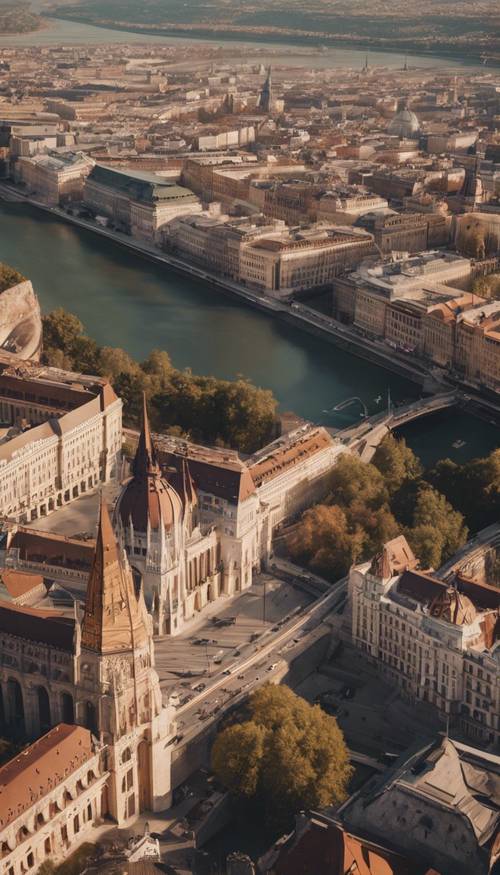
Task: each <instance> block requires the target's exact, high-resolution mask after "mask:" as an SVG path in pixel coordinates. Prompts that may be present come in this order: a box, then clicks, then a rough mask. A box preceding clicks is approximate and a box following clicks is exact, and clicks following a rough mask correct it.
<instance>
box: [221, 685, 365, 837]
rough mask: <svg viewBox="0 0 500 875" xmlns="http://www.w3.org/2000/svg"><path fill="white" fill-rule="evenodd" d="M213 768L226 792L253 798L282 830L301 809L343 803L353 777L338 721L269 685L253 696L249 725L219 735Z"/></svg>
mask: <svg viewBox="0 0 500 875" xmlns="http://www.w3.org/2000/svg"><path fill="white" fill-rule="evenodd" d="M212 766H213V769H214V771H215V774H216V775H217V777H218V778H219V780H220V781H221V782H222V783H223V784H224V785H225V786H226V787H228V789H231V790H232V792H234V793H235V795H236V796H237V797H243V798H251V799H253V800H254V801H255V802H256V804H257V805H258V807H259V809H260V811H261V812H263V813H264V816H265V818H266V820H267V821H271V822H273V823H274V824H275V825H276V826H280V827H286V826H287V825H288V824H289V822H290V820H291V818H292V817H293V815H294V814H295V813H296V812H297V811H299V810H300V809H302V808H319V807H324V806H326V805H330V804H334V803H339V802H341V801H342V800H343V799H344V798H345V795H346V789H347V783H348V781H349V778H350V777H351V774H352V769H351V766H350V764H349V755H348V751H347V748H346V745H345V742H344V738H343V735H342V732H341V731H340V729H339V727H338V725H337V721H336V720H335V718H333V717H330V716H328V715H327V714H325V713H324V712H323V711H322V710H321V708H320V707H319V706H318V705H316V706H311V705H309V704H308V703H307V702H306V701H305V700H304V699H302V698H300V697H299V696H296V695H295V693H293V692H292V691H291V690H290V689H289V688H288V687H285V686H272V685H270V684H266V685H265V686H264V687H261V688H260V689H259V690H257V691H256V692H255V693H253V695H252V696H251V698H250V702H249V706H248V719H247V720H246V721H245V722H243V723H240V724H234V725H233V726H229V727H227V728H225V729H223V730H222V732H220V733H219V735H218V736H217V738H216V740H215V742H214V746H213V750H212Z"/></svg>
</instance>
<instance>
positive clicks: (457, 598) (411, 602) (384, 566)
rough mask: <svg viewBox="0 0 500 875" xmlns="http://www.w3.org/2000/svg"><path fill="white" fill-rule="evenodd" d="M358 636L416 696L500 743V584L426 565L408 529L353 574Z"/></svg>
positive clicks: (385, 669) (379, 662)
mask: <svg viewBox="0 0 500 875" xmlns="http://www.w3.org/2000/svg"><path fill="white" fill-rule="evenodd" d="M349 600H350V606H351V616H352V641H353V643H354V644H355V646H356V647H359V648H360V649H361V650H362V651H363V652H364V653H365V654H366V656H367V658H368V659H369V660H370V661H372V662H373V663H374V664H375V665H376V666H377V667H378V668H379V670H380V672H381V673H382V675H383V676H384V677H386V678H387V680H388V681H389V682H390V683H392V684H394V685H395V686H396V687H398V688H399V689H400V690H401V692H402V694H403V695H404V696H405V697H407V698H408V699H409V700H410V701H417V700H421V701H423V702H427V703H429V704H430V705H432V706H434V708H435V709H436V710H437V712H438V714H439V716H440V718H441V719H442V720H443V721H446V720H450V721H453V722H455V723H456V724H457V725H458V726H459V727H460V728H461V729H462V730H463V731H464V732H465V733H466V734H467V735H469V736H470V737H473V738H475V739H480V740H481V741H483V742H485V743H487V744H492V745H495V746H498V744H499V741H500V664H499V659H500V650H499V648H498V642H499V640H500V637H499V636H500V590H498V588H496V587H494V586H492V585H489V584H488V583H485V582H479V581H477V580H472V579H468V578H465V577H463V576H460V575H458V576H456V577H455V578H454V579H453V580H451V581H448V580H446V581H445V580H440V579H439V577H438V576H436V575H433V574H430V573H424V572H422V571H420V570H419V569H418V561H417V559H416V558H415V556H414V554H413V553H412V551H411V549H410V547H409V545H408V543H407V541H406V539H405V538H404V537H403V536H400V537H398V538H395V539H394V540H392V541H389V542H388V543H387V544H385V545H384V547H383V549H382V552H381V553H380V554H379V555H378V556H376V557H375V558H374V559H373V561H372V562H368V563H364V564H363V565H358V566H356V567H354V568H353V569H352V570H351V572H350V576H349Z"/></svg>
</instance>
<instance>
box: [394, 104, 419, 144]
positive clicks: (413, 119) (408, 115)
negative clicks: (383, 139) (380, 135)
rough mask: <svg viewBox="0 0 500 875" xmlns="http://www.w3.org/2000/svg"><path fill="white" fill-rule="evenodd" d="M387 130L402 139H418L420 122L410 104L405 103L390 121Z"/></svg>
mask: <svg viewBox="0 0 500 875" xmlns="http://www.w3.org/2000/svg"><path fill="white" fill-rule="evenodd" d="M387 130H388V132H389V133H390V134H393V135H394V136H396V137H399V139H400V140H417V139H418V137H419V135H420V122H419V120H418V118H417V116H416V115H415V113H414V112H412V110H411V109H410V108H409V107H408V104H405V106H404V107H403V109H401V110H400V111H399V112H398V113H396V115H395V116H394V118H393V119H392V120H391V121H390V122H389V126H388V128H387Z"/></svg>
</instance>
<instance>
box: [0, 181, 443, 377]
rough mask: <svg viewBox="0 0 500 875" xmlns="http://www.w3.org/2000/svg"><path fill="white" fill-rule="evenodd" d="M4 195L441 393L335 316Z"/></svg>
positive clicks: (421, 371)
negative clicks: (335, 319)
mask: <svg viewBox="0 0 500 875" xmlns="http://www.w3.org/2000/svg"><path fill="white" fill-rule="evenodd" d="M2 197H3V198H4V199H5V200H7V202H8V201H9V199H10V200H11V201H17V202H24V203H27V204H29V205H30V206H33V207H35V208H36V209H38V210H42V211H43V212H46V213H49V214H50V215H52V216H55V217H57V218H58V219H61V220H62V221H65V222H68V223H70V224H73V225H77V226H78V227H80V228H84V229H85V230H86V231H91V232H93V233H94V234H98V235H99V236H101V237H105V238H107V239H108V240H111V241H112V242H113V243H115V244H117V245H118V246H121V247H125V248H126V249H129V250H132V251H133V252H135V253H136V254H137V255H139V256H141V257H143V258H148V259H151V260H153V261H155V262H156V263H160V264H164V265H167V266H168V267H170V268H172V269H173V270H175V271H178V272H179V273H183V274H186V275H188V276H191V277H193V278H196V279H198V280H201V281H203V282H205V283H207V284H209V285H212V286H216V287H217V288H218V289H219V290H220V291H222V292H224V293H226V294H230V295H232V296H235V297H237V298H239V299H240V300H242V301H244V302H245V303H246V304H250V306H252V307H256V308H258V309H260V310H263V311H264V312H266V313H268V314H270V315H273V316H274V317H276V318H278V319H280V320H282V321H284V322H287V323H288V324H290V325H295V326H300V328H301V329H302V330H304V331H307V332H308V333H310V334H314V335H315V336H318V337H321V338H322V339H323V340H328V341H329V342H330V343H333V344H335V345H336V346H338V347H339V348H340V349H343V350H345V351H346V352H349V353H351V354H353V355H356V356H357V357H359V358H361V359H364V360H366V361H369V362H372V363H374V364H377V365H380V366H381V367H383V368H385V369H386V370H388V371H391V372H392V373H395V374H398V376H401V377H404V378H406V379H408V380H410V381H411V382H413V383H415V384H416V385H418V386H419V387H420V388H422V389H425V390H427V391H436V390H437V389H439V388H440V386H441V383H440V381H439V380H436V377H435V375H434V374H433V372H432V371H431V370H429V369H427V368H425V366H424V365H420V364H415V363H410V362H405V361H402V360H399V359H396V358H395V355H394V351H392V350H388V349H387V348H386V347H385V344H383V343H382V342H377V341H373V340H368V339H367V338H364V337H360V336H359V335H357V334H356V332H355V331H353V330H352V329H350V328H349V327H348V326H344V325H339V324H337V323H335V322H334V320H333V319H331V318H330V317H328V316H325V315H324V314H322V313H319V312H317V311H316V310H313V309H312V308H310V307H307V306H306V305H305V304H299V303H294V305H293V307H292V305H291V303H285V302H282V301H277V300H275V299H273V298H269V297H267V296H265V295H262V294H259V293H258V292H254V291H252V290H250V289H248V288H247V287H246V286H243V285H241V284H240V283H237V282H235V281H233V280H228V279H226V278H224V277H219V276H217V275H216V274H213V273H210V271H207V270H205V269H204V268H202V267H198V266H197V265H195V264H192V263H190V262H187V261H184V260H183V259H180V258H178V257H177V256H174V255H171V254H170V253H165V252H162V251H160V250H158V249H156V248H155V247H153V246H149V245H148V244H146V243H140V242H139V241H137V240H133V239H132V238H129V237H127V236H125V235H124V234H121V233H120V232H118V231H112V230H110V229H108V228H103V227H102V226H100V225H98V224H96V223H95V222H92V221H89V220H87V219H81V218H79V217H77V216H73V215H70V214H68V213H66V212H65V211H64V210H62V209H59V208H57V207H48V206H47V205H45V204H42V203H40V202H39V201H35V200H33V199H31V198H28V197H26V196H25V195H24V194H22V193H21V192H19V191H17V190H16V189H14V188H13V187H12V186H9V185H7V184H6V183H0V198H2Z"/></svg>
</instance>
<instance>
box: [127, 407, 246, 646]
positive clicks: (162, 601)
mask: <svg viewBox="0 0 500 875" xmlns="http://www.w3.org/2000/svg"><path fill="white" fill-rule="evenodd" d="M172 463H173V464H172V465H171V466H170V468H169V471H168V473H167V474H163V473H162V471H161V468H160V465H159V462H158V458H157V454H156V450H155V447H154V445H153V441H152V438H151V433H150V429H149V422H148V417H147V411H146V407H145V406H144V423H143V429H142V432H141V436H140V440H139V446H138V448H137V453H136V456H135V459H134V463H133V476H132V478H131V479H130V480H129V481H128V483H127V484H126V486H125V488H124V490H123V492H122V494H121V496H120V497H119V499H118V502H117V506H116V511H115V526H116V531H117V534H118V538H119V540H120V542H121V543H122V545H123V546H124V548H125V550H126V552H127V554H128V557H129V560H130V563H131V564H132V566H133V567H134V569H136V570H137V572H138V573H139V575H140V576H141V577H142V579H143V586H144V593H145V597H146V602H147V605H148V608H149V610H150V611H151V613H152V615H153V617H154V627H155V631H156V632H157V633H158V634H176V633H178V632H179V631H180V630H181V629H182V626H183V625H184V622H185V621H186V620H188V619H189V618H190V617H192V616H193V615H194V614H195V612H196V611H200V610H202V608H203V607H204V606H205V605H207V604H208V603H209V602H213V601H214V600H215V599H216V598H218V597H219V596H220V595H223V594H224V595H233V594H234V593H237V592H239V591H240V590H243V589H246V588H247V587H249V586H250V585H251V583H252V572H253V570H254V568H256V567H258V566H259V564H260V554H259V530H260V519H259V499H258V497H257V494H256V490H255V486H254V484H253V481H252V478H251V476H250V474H249V472H248V471H247V470H245V469H244V467H243V466H241V467H240V471H239V472H238V473H240V474H241V476H240V477H239V478H233V479H234V481H235V482H236V481H237V480H238V481H239V482H238V491H237V494H235V495H231V493H230V491H229V492H226V494H225V495H224V494H220V495H219V496H215V495H207V494H206V493H204V492H203V491H202V490H198V489H197V488H196V487H195V484H194V481H193V478H192V475H191V470H190V463H189V460H188V459H187V458H185V457H177V456H174V457H173V458H172ZM228 479H229V478H228ZM219 491H220V490H219Z"/></svg>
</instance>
